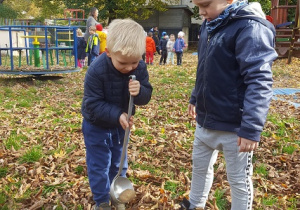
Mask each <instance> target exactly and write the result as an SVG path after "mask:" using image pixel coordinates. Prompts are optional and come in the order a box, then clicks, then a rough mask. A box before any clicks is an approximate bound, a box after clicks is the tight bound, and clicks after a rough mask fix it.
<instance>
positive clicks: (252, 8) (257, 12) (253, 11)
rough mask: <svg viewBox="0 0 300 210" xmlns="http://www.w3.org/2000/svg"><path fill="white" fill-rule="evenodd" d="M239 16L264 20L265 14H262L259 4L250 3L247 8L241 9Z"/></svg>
mask: <svg viewBox="0 0 300 210" xmlns="http://www.w3.org/2000/svg"><path fill="white" fill-rule="evenodd" d="M238 14H239V15H243V14H246V15H253V16H257V17H260V18H263V19H266V14H265V13H264V12H263V10H262V8H261V5H260V3H258V2H250V3H249V4H248V5H247V6H245V7H243V8H242V9H241V10H240V11H239V12H238Z"/></svg>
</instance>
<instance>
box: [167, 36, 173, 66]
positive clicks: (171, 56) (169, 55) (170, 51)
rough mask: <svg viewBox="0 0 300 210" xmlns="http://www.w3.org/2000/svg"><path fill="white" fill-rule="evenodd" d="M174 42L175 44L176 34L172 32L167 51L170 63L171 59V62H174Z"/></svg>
mask: <svg viewBox="0 0 300 210" xmlns="http://www.w3.org/2000/svg"><path fill="white" fill-rule="evenodd" d="M174 44H175V35H174V34H170V39H169V40H168V42H167V51H168V57H167V64H169V63H170V59H171V63H172V64H174V54H175V53H174V51H173V48H174Z"/></svg>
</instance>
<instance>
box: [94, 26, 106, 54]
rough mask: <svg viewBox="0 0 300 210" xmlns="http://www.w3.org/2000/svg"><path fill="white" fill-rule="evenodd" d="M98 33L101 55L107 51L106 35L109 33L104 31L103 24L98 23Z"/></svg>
mask: <svg viewBox="0 0 300 210" xmlns="http://www.w3.org/2000/svg"><path fill="white" fill-rule="evenodd" d="M96 29H97V31H96V33H97V34H98V37H99V40H100V52H99V55H101V54H102V53H103V52H105V47H106V36H107V34H106V33H105V32H103V27H102V25H101V24H97V25H96Z"/></svg>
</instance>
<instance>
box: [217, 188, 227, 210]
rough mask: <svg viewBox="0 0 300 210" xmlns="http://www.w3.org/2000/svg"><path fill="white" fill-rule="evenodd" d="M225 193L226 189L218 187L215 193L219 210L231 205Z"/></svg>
mask: <svg viewBox="0 0 300 210" xmlns="http://www.w3.org/2000/svg"><path fill="white" fill-rule="evenodd" d="M224 193H225V191H224V190H220V189H216V191H215V194H214V196H215V198H216V203H217V206H218V208H219V210H226V209H228V206H229V204H228V201H227V199H226V197H225V196H224Z"/></svg>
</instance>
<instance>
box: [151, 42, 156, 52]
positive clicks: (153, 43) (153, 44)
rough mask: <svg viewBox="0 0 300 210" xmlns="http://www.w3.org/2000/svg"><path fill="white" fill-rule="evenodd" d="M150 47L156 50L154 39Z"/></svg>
mask: <svg viewBox="0 0 300 210" xmlns="http://www.w3.org/2000/svg"><path fill="white" fill-rule="evenodd" d="M152 49H153V52H156V46H155V41H154V40H153V41H152Z"/></svg>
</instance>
